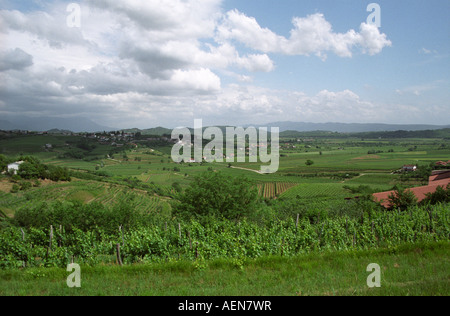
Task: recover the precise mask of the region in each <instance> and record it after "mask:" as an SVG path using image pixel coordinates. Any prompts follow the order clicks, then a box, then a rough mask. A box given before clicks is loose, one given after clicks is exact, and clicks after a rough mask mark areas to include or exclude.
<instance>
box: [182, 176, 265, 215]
mask: <svg viewBox="0 0 450 316" xmlns="http://www.w3.org/2000/svg"><path fill="white" fill-rule="evenodd" d="M258 207H259V196H258V191H257V187H256V186H255V185H253V184H252V183H251V182H250V181H249V180H248V179H246V178H234V177H230V176H226V175H223V174H221V173H219V172H206V173H204V174H202V175H201V176H199V177H196V179H195V181H193V184H192V185H191V186H190V187H189V188H187V189H186V190H185V192H184V193H183V194H182V195H181V196H180V198H179V201H178V203H175V204H174V215H179V216H182V217H188V218H189V217H196V218H197V219H199V220H201V219H206V218H208V217H219V218H220V217H223V218H226V219H229V220H238V219H240V218H242V217H248V216H249V215H251V214H253V213H254V212H256V211H257V210H258Z"/></svg>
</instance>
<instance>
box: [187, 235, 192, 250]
mask: <svg viewBox="0 0 450 316" xmlns="http://www.w3.org/2000/svg"><path fill="white" fill-rule="evenodd" d="M188 237H189V249H192V239H191V233H190V232H189V231H188Z"/></svg>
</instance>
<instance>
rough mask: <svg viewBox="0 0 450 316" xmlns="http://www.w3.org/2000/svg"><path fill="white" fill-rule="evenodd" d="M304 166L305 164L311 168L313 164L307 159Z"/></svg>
mask: <svg viewBox="0 0 450 316" xmlns="http://www.w3.org/2000/svg"><path fill="white" fill-rule="evenodd" d="M305 164H306V165H307V166H312V165H313V164H314V161H312V160H309V159H308V160H307V161H306V162H305Z"/></svg>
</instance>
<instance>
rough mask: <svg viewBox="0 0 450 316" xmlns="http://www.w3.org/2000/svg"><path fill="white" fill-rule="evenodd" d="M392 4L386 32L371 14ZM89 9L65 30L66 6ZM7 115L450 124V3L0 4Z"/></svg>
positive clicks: (135, 122)
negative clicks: (77, 23)
mask: <svg viewBox="0 0 450 316" xmlns="http://www.w3.org/2000/svg"><path fill="white" fill-rule="evenodd" d="M372 2H375V3H377V4H379V5H380V8H381V27H380V28H376V27H375V26H373V25H369V24H367V23H366V22H367V17H368V16H369V14H370V12H367V6H368V5H369V4H370V3H372ZM69 3H77V4H79V5H80V8H81V16H80V17H81V22H82V24H81V25H80V27H75V28H74V27H68V25H67V22H66V20H67V17H68V15H69V13H68V12H67V10H66V8H67V5H68V4H69ZM0 8H1V9H0V26H1V27H0V39H2V48H0V56H1V58H0V80H2V81H3V82H5V83H6V84H5V85H3V87H1V88H0V115H2V116H3V117H4V118H8V117H14V116H17V115H23V116H29V117H36V116H44V117H48V116H50V117H65V118H80V119H82V118H89V119H91V120H93V121H95V122H97V123H99V124H102V125H107V126H114V127H118V128H127V127H139V128H148V127H152V126H159V125H164V126H167V127H175V126H179V125H192V124H193V121H194V119H196V118H197V119H200V118H202V119H203V120H204V122H205V124H206V125H214V124H215V125H219V124H220V125H222V124H248V123H252V124H260V125H261V124H264V123H269V122H274V121H285V120H290V121H308V122H345V123H351V122H357V123H400V124H440V125H444V124H450V119H449V117H450V116H449V115H448V113H450V104H449V100H450V93H449V91H450V89H449V85H450V78H449V71H448V70H449V66H450V65H449V58H450V41H449V38H450V19H449V18H448V16H449V14H450V2H449V1H448V0H431V1H421V0H420V1H419V0H408V1H406V0H395V1H381V0H380V1H360V0H307V1H305V0H301V1H300V0H280V1H274V0H239V1H238V0H163V1H156V0H134V1H118V0H95V1H94V0H80V1H75V0H74V1H57V0H55V1H41V0H34V1H11V0H0Z"/></svg>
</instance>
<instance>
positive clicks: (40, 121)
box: [0, 117, 117, 133]
mask: <svg viewBox="0 0 450 316" xmlns="http://www.w3.org/2000/svg"><path fill="white" fill-rule="evenodd" d="M55 129H59V130H65V131H72V132H75V133H80V132H103V131H113V130H117V129H115V128H112V127H108V126H102V125H100V124H97V123H95V122H93V121H91V120H89V119H84V118H82V119H80V118H53V117H39V118H20V117H15V118H7V119H6V120H0V130H28V131H36V132H46V131H50V130H55Z"/></svg>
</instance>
